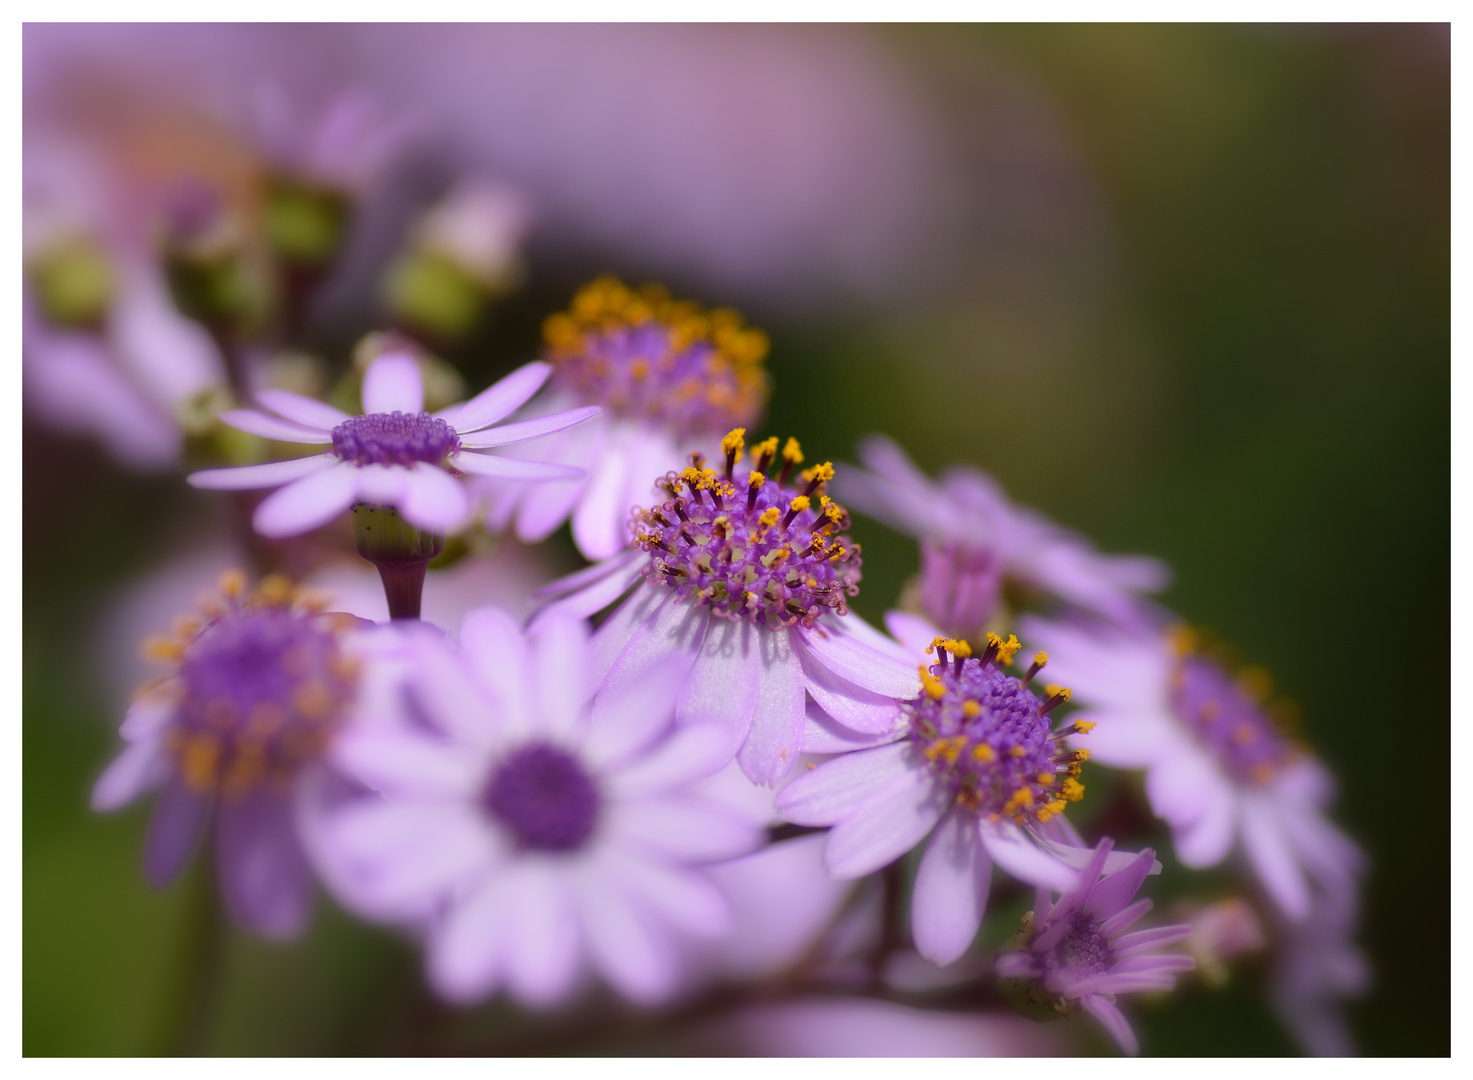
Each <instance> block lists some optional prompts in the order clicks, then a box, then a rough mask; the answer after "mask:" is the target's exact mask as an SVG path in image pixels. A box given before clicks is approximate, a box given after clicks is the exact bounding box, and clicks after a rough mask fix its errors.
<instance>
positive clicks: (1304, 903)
mask: <svg viewBox="0 0 1473 1080" xmlns="http://www.w3.org/2000/svg"><path fill="white" fill-rule="evenodd" d="M1239 815H1240V817H1241V820H1242V823H1243V846H1244V848H1246V849H1247V852H1248V859H1249V861H1250V862H1251V863H1252V864H1253V869H1254V870H1255V871H1256V872H1257V874H1258V880H1259V881H1260V882H1262V883H1263V887H1264V889H1266V890H1267V891H1268V894H1269V895H1270V896H1272V897H1273V898H1274V902H1275V903H1277V904H1278V905H1279V907H1280V908H1281V909H1282V910H1283V912H1284V914H1285V915H1287V916H1288V917H1289V918H1291V919H1294V920H1296V921H1297V920H1299V919H1302V918H1304V917H1305V916H1306V915H1308V914H1309V887H1308V885H1307V884H1306V883H1305V880H1304V871H1303V869H1301V868H1300V866H1299V861H1298V860H1297V859H1295V858H1294V852H1293V849H1292V848H1291V847H1290V846H1289V838H1288V836H1287V835H1285V832H1284V827H1283V825H1282V824H1281V823H1280V822H1279V819H1278V816H1277V814H1276V812H1275V807H1274V806H1273V804H1272V802H1271V801H1270V800H1269V799H1268V798H1267V797H1266V796H1264V795H1262V794H1260V793H1257V792H1254V793H1252V794H1247V795H1244V796H1243V799H1242V801H1241V804H1240V809H1239Z"/></svg>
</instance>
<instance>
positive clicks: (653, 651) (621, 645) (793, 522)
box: [543, 430, 917, 784]
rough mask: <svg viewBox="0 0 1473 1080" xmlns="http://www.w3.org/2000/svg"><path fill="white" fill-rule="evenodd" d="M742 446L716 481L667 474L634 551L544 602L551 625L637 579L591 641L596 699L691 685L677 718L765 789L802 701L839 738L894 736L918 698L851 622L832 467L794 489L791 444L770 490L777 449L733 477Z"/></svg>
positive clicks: (853, 583) (850, 580)
mask: <svg viewBox="0 0 1473 1080" xmlns="http://www.w3.org/2000/svg"><path fill="white" fill-rule="evenodd" d="M742 435H743V433H742V432H741V431H740V430H737V431H734V432H731V433H730V434H729V435H728V436H727V437H726V438H725V439H724V440H723V441H722V449H723V451H724V452H725V455H726V467H725V472H724V475H722V474H718V473H717V472H716V471H715V470H712V469H708V468H706V467H705V459H704V458H703V457H702V456H701V455H700V454H693V455H692V462H693V464H692V465H691V466H689V467H687V468H686V469H685V470H684V471H683V472H681V473H680V474H678V475H677V474H673V473H672V474H667V476H666V477H665V478H664V479H663V480H662V481H661V485H662V486H663V487H664V488H665V490H666V494H667V495H668V496H669V497H668V498H667V499H666V500H665V501H664V502H663V503H661V504H659V505H658V506H655V507H654V508H652V509H649V510H645V511H642V512H641V513H639V514H638V515H637V516H636V518H635V520H634V521H633V522H632V527H633V528H634V530H635V548H634V550H631V551H627V552H625V553H624V554H622V555H617V556H615V557H614V558H612V559H609V560H606V561H605V562H603V563H599V564H597V565H595V566H593V567H590V568H589V569H587V570H584V571H581V572H579V573H578V574H574V575H572V576H571V577H569V578H566V579H564V581H562V582H555V583H554V584H553V585H550V586H548V587H547V588H546V589H544V590H543V592H544V595H546V596H547V597H549V598H550V599H552V600H553V603H552V604H551V605H550V606H549V608H548V610H549V611H553V610H565V611H571V612H573V613H574V614H577V615H580V616H581V615H588V614H592V613H593V612H595V611H598V610H600V609H602V608H603V607H605V606H607V605H608V604H610V603H612V602H613V601H614V600H617V599H618V598H619V597H620V596H622V595H623V594H624V593H625V592H627V591H628V590H629V589H630V587H631V586H636V583H639V582H641V581H642V583H641V584H638V585H637V587H635V589H634V592H633V593H632V594H631V595H630V596H629V597H628V598H627V599H626V600H625V601H624V602H623V603H622V604H621V605H620V606H619V608H618V609H617V610H615V611H614V613H613V614H612V615H610V617H609V618H608V620H607V621H606V622H605V623H604V624H603V625H602V626H601V627H600V628H599V631H598V634H597V635H596V637H595V646H596V647H595V663H596V667H595V677H596V678H598V679H599V680H600V681H605V687H606V690H605V691H601V693H604V692H614V691H616V690H618V689H619V688H621V687H623V686H624V685H625V684H626V683H629V682H632V681H637V680H638V679H641V678H643V677H645V675H646V673H647V672H648V671H650V670H652V669H655V668H660V669H665V670H671V671H677V672H680V673H682V674H683V673H685V672H687V671H689V672H690V673H691V677H690V681H689V682H688V683H687V684H686V687H685V690H684V691H683V693H682V694H681V697H680V701H679V703H678V705H677V707H676V716H677V718H678V719H679V720H680V721H681V723H684V724H702V723H710V724H715V725H717V726H719V727H720V728H721V729H722V730H724V731H726V732H727V736H728V746H729V751H728V753H729V754H730V755H734V756H735V757H736V760H737V761H738V762H740V763H741V766H742V770H743V771H744V772H745V773H746V774H747V775H748V776H749V777H751V778H752V779H753V780H754V781H756V782H757V783H761V784H776V783H778V782H779V781H781V780H782V779H783V777H785V776H786V775H787V774H788V772H789V771H790V770H791V769H792V768H793V766H794V765H795V764H797V761H798V754H799V749H800V744H801V742H802V738H803V730H804V725H805V720H806V717H807V705H806V695H811V696H812V698H813V700H814V701H815V702H816V704H817V707H818V708H819V709H821V710H822V711H823V712H824V713H827V714H829V715H830V716H832V717H833V718H835V719H837V720H838V721H840V722H841V723H842V724H844V725H845V726H847V727H849V728H852V729H854V730H856V731H860V732H869V733H873V732H882V731H889V730H890V729H891V728H893V727H894V725H895V722H896V719H897V718H898V716H899V706H898V703H897V700H896V699H898V698H906V697H912V696H914V694H915V691H916V685H917V683H916V676H915V669H914V667H912V666H910V665H909V664H907V663H905V662H904V661H901V660H897V659H896V658H894V657H893V656H890V655H888V654H886V653H884V652H882V651H880V650H878V649H876V648H874V647H873V646H872V645H870V644H867V643H866V641H865V638H866V637H867V636H874V637H879V636H880V635H879V634H878V633H877V632H876V631H875V630H873V629H872V628H869V627H867V626H863V624H862V623H861V621H860V620H859V618H858V617H857V616H855V615H851V614H849V609H848V603H847V598H848V597H850V596H854V595H856V594H857V593H858V591H859V563H860V559H859V548H858V546H857V545H856V544H854V543H853V542H851V541H850V540H849V539H848V537H846V536H844V535H842V531H843V529H844V528H845V527H846V526H847V525H848V515H847V514H846V512H845V511H844V509H843V508H842V507H841V506H839V505H838V504H837V503H835V502H834V501H833V500H831V499H830V498H829V497H828V496H827V495H825V494H824V493H823V488H824V485H825V483H826V482H827V481H828V480H829V479H831V478H832V477H833V472H834V470H833V467H832V466H831V465H829V463H827V462H824V463H823V464H821V465H817V466H815V467H813V468H811V469H807V470H804V471H803V473H802V474H801V479H800V480H799V481H798V484H796V485H794V486H791V487H790V486H788V485H789V481H790V478H791V473H792V470H793V468H794V465H795V464H796V463H797V462H798V461H799V460H801V454H800V452H799V451H798V447H797V443H796V441H794V440H791V439H790V440H789V441H788V447H787V449H786V450H785V451H784V453H783V455H782V459H783V465H782V469H781V471H780V472H779V473H778V474H777V475H776V476H775V477H769V475H768V470H769V469H771V468H772V466H773V464H774V461H775V460H776V459H777V458H778V456H779V455H778V451H777V445H778V441H777V439H776V438H772V439H768V440H767V441H766V442H763V443H761V444H760V445H758V446H757V447H756V448H755V449H754V451H753V456H754V458H755V459H756V463H755V465H753V466H752V467H751V468H750V469H748V470H747V471H745V472H741V473H738V472H736V471H735V467H736V462H737V461H738V459H740V458H741V457H742V451H743V449H744V443H743V438H742ZM682 486H683V487H684V488H685V489H686V490H687V491H688V492H689V497H686V496H683V495H681V494H680V490H681V488H682Z"/></svg>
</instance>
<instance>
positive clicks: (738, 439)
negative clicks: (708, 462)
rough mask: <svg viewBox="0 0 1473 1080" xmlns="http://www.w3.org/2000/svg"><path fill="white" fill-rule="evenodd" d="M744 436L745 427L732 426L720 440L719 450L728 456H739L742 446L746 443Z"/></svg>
mask: <svg viewBox="0 0 1473 1080" xmlns="http://www.w3.org/2000/svg"><path fill="white" fill-rule="evenodd" d="M746 438H747V429H746V428H732V429H731V430H730V431H728V432H727V433H726V437H725V438H723V439H722V440H721V452H722V453H723V454H726V455H727V456H728V457H733V456H735V457H740V456H741V453H742V448H743V447H744V446H745V445H746Z"/></svg>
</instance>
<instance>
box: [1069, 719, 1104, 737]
mask: <svg viewBox="0 0 1473 1080" xmlns="http://www.w3.org/2000/svg"><path fill="white" fill-rule="evenodd" d="M1099 723H1100V722H1099V721H1098V720H1076V721H1074V728H1075V730H1077V731H1078V732H1079V734H1081V735H1088V734H1089V733H1090V732H1091V731H1093V730H1094V729H1095V728H1097V727H1098V726H1099Z"/></svg>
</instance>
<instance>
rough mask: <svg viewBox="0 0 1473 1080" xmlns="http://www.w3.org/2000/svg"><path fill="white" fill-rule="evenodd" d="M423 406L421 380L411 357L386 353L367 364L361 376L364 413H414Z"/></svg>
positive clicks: (423, 398) (419, 410)
mask: <svg viewBox="0 0 1473 1080" xmlns="http://www.w3.org/2000/svg"><path fill="white" fill-rule="evenodd" d="M424 407H425V388H424V383H423V381H421V379H420V377H419V365H418V364H417V363H415V362H414V358H413V357H411V356H407V355H405V354H404V353H389V354H387V355H384V356H380V357H379V358H378V359H377V360H375V361H374V362H373V363H371V364H369V365H368V370H367V371H366V372H365V373H364V375H363V411H364V413H365V414H367V415H372V414H373V413H391V412H402V413H409V414H411V415H413V414H415V413H419V412H422V411H423V410H424Z"/></svg>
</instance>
